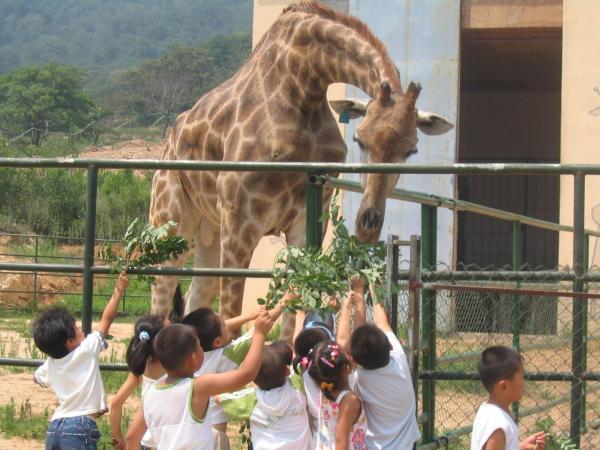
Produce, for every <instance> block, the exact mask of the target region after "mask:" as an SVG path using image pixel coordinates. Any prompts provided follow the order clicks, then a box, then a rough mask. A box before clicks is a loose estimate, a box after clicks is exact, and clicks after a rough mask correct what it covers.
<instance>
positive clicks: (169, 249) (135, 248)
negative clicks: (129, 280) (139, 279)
mask: <svg viewBox="0 0 600 450" xmlns="http://www.w3.org/2000/svg"><path fill="white" fill-rule="evenodd" d="M176 225H177V224H176V223H175V222H172V221H169V222H167V223H165V224H164V225H161V226H159V227H156V228H153V227H151V226H150V225H144V223H143V222H142V221H141V220H140V219H137V218H136V219H135V220H134V221H133V222H131V224H130V225H129V227H127V231H126V232H125V236H124V237H123V241H124V244H125V246H124V250H125V255H124V256H121V255H115V254H114V253H113V248H112V245H111V243H109V242H108V243H104V244H103V245H102V248H101V250H100V257H101V258H102V259H104V260H106V261H107V262H109V264H111V265H112V266H113V269H114V270H115V271H116V272H122V271H125V272H127V271H128V270H130V269H132V268H134V267H136V268H142V267H146V266H152V265H156V264H160V263H162V262H164V261H168V260H170V259H173V258H176V257H177V256H179V255H181V254H183V253H185V252H186V251H187V250H188V243H187V241H186V240H185V239H183V238H182V237H180V236H176V235H169V232H170V230H171V229H172V228H173V227H175V226H176ZM144 278H147V279H148V280H150V281H151V280H153V279H154V278H153V277H144Z"/></svg>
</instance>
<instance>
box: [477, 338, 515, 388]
mask: <svg viewBox="0 0 600 450" xmlns="http://www.w3.org/2000/svg"><path fill="white" fill-rule="evenodd" d="M522 368H523V357H522V356H521V354H520V353H519V352H518V351H517V350H515V349H514V348H510V347H503V346H494V347H488V348H486V349H485V350H484V351H483V352H481V357H480V358H479V366H478V369H479V376H480V377H481V382H482V383H483V385H484V386H485V388H486V390H487V391H488V392H491V391H492V389H493V387H494V385H495V384H496V383H497V382H498V381H501V380H510V379H512V378H513V377H514V376H515V374H516V373H517V372H518V371H519V370H521V369H522Z"/></svg>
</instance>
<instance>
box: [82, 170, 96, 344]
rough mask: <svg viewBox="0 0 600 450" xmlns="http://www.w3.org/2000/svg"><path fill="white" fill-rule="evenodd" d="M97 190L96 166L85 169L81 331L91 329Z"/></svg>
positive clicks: (87, 331) (86, 332)
mask: <svg viewBox="0 0 600 450" xmlns="http://www.w3.org/2000/svg"><path fill="white" fill-rule="evenodd" d="M97 191H98V168H97V167H96V166H93V165H92V166H89V167H88V169H87V188H86V193H85V195H86V198H85V246H84V250H83V308H82V313H81V324H82V328H83V332H84V333H85V334H89V333H90V332H91V331H92V304H93V301H94V274H93V273H92V270H91V269H92V266H93V265H94V244H95V241H96V194H97Z"/></svg>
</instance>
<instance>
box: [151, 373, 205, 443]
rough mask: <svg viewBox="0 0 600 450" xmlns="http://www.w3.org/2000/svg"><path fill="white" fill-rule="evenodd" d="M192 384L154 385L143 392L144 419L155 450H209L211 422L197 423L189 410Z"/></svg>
mask: <svg viewBox="0 0 600 450" xmlns="http://www.w3.org/2000/svg"><path fill="white" fill-rule="evenodd" d="M193 381H194V379H193V378H182V379H181V380H178V381H176V382H174V383H172V384H169V385H160V384H155V385H154V386H152V387H151V388H150V389H148V391H147V392H146V395H145V397H144V399H143V401H144V419H145V420H146V424H147V425H148V431H149V432H150V435H151V436H152V440H153V441H154V442H155V444H156V447H157V448H158V450H212V448H213V434H212V427H211V424H210V420H206V415H205V417H204V418H202V420H199V419H197V418H196V417H194V413H193V412H192V410H191V400H192V391H193V388H194V383H193Z"/></svg>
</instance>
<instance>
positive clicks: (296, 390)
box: [218, 342, 311, 450]
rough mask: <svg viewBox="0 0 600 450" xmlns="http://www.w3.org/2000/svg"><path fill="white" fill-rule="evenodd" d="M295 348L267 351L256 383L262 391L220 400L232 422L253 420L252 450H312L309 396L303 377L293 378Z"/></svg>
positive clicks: (278, 347) (276, 346)
mask: <svg viewBox="0 0 600 450" xmlns="http://www.w3.org/2000/svg"><path fill="white" fill-rule="evenodd" d="M291 358H292V352H291V348H286V346H285V345H284V344H283V343H281V344H280V343H279V342H275V343H273V344H271V345H270V346H268V347H265V349H264V350H263V359H262V363H261V366H260V370H259V372H258V374H257V375H256V378H255V379H254V383H255V384H256V385H257V386H258V388H248V389H244V390H242V391H239V392H234V393H231V394H223V395H221V396H220V397H219V400H218V402H219V404H220V405H221V406H222V407H223V409H224V411H225V413H226V414H227V415H228V416H229V418H231V419H238V420H239V419H242V420H248V419H249V420H250V432H251V434H252V446H253V448H255V449H257V450H258V449H269V450H309V449H310V448H311V432H310V427H309V426H308V413H307V410H306V394H305V392H304V386H303V384H302V376H300V375H298V374H294V375H293V376H292V377H290V376H289V375H290V365H289V362H290V360H291Z"/></svg>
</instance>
